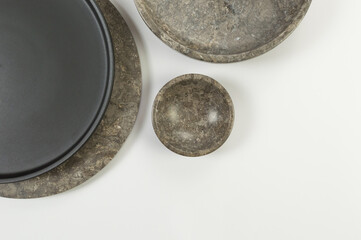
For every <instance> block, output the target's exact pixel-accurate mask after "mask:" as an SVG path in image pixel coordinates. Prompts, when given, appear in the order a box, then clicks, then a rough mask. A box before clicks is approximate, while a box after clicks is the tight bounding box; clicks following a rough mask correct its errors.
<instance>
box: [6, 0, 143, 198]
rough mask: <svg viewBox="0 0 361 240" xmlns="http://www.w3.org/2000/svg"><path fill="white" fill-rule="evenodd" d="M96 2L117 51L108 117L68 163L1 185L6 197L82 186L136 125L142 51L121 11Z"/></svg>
mask: <svg viewBox="0 0 361 240" xmlns="http://www.w3.org/2000/svg"><path fill="white" fill-rule="evenodd" d="M11 1H12V0H9V2H11ZM96 2H97V4H98V7H99V8H100V10H101V12H102V15H103V16H104V18H105V20H106V23H107V25H108V29H109V32H110V35H111V38H112V42H113V49H114V70H115V72H114V74H115V75H114V87H113V91H112V93H111V98H110V102H109V105H108V108H107V110H106V112H105V114H104V117H103V119H102V121H101V122H100V124H99V125H98V127H97V129H96V130H95V132H94V134H93V135H92V136H91V137H90V138H89V140H88V141H87V142H86V143H85V144H84V145H83V146H82V148H80V149H79V151H77V152H76V153H75V154H74V155H73V156H72V157H71V158H69V159H68V160H67V161H66V162H64V163H63V164H61V165H60V166H58V167H56V168H54V169H52V170H51V171H49V172H47V173H45V174H42V175H40V176H38V177H35V178H32V179H29V180H25V181H21V182H16V183H9V184H0V196H2V197H7V198H20V199H23V198H40V197H46V196H51V195H55V194H58V193H62V192H65V191H67V190H70V189H72V188H74V187H76V186H79V185H80V184H82V183H84V182H85V181H87V180H88V179H90V178H91V177H93V176H94V175H96V174H97V173H98V172H99V171H101V170H102V169H103V168H104V167H105V166H106V165H107V164H108V163H109V162H110V161H111V160H112V159H113V158H114V156H115V155H116V154H117V153H118V152H119V149H120V148H121V147H122V145H123V143H124V142H125V140H126V139H127V137H128V135H129V134H130V132H131V130H132V128H133V126H134V123H135V120H136V117H137V114H138V110H139V103H140V97H141V90H142V82H141V68H140V61H139V56H138V51H137V48H136V45H135V42H134V39H133V37H132V34H131V32H130V30H129V28H128V26H127V24H126V22H125V21H124V19H123V18H122V17H121V15H120V13H119V12H118V11H117V9H116V8H115V7H114V6H113V5H112V4H111V3H110V1H108V0H96Z"/></svg>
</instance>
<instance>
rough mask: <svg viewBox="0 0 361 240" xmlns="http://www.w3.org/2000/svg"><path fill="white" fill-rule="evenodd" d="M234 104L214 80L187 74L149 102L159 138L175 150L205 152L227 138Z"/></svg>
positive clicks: (183, 153)
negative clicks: (151, 104) (152, 103)
mask: <svg viewBox="0 0 361 240" xmlns="http://www.w3.org/2000/svg"><path fill="white" fill-rule="evenodd" d="M233 122H234V107H233V103H232V100H231V97H230V96H229V94H228V92H227V91H226V90H225V89H224V88H223V87H222V85H221V84H219V83H218V82H217V81H215V80H214V79H212V78H210V77H207V76H204V75H199V74H188V75H183V76H180V77H178V78H175V79H173V80H172V81H170V82H169V83H168V84H166V85H165V86H164V87H163V88H162V89H161V90H160V92H159V93H158V95H157V97H156V99H155V101H154V105H153V127H154V130H155V132H156V134H157V136H158V138H159V140H160V141H161V142H162V143H163V144H164V145H165V146H166V147H167V148H169V149H170V150H172V151H173V152H175V153H178V154H181V155H184V156H189V157H197V156H202V155H206V154H209V153H211V152H213V151H215V150H216V149H218V148H219V147H220V146H222V145H223V143H224V142H225V141H226V140H227V138H228V137H229V135H230V133H231V131H232V127H233Z"/></svg>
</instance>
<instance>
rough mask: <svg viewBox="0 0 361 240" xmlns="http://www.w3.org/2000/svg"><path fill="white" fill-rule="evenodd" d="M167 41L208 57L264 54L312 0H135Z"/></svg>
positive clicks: (219, 58) (229, 58)
mask: <svg viewBox="0 0 361 240" xmlns="http://www.w3.org/2000/svg"><path fill="white" fill-rule="evenodd" d="M134 1H135V3H136V5H137V8H138V10H139V12H140V14H141V16H142V17H143V19H144V21H145V22H146V23H147V25H148V26H149V28H150V29H151V30H152V31H153V32H154V33H155V34H156V35H157V36H158V37H159V38H160V39H162V40H163V41H164V42H165V43H166V44H168V45H169V46H170V47H172V48H174V49H176V50H177V51H179V52H181V53H183V54H185V55H188V56H190V57H193V58H196V59H200V60H204V61H208V62H218V63H227V62H236V61H242V60H246V59H249V58H252V57H256V56H259V55H261V54H263V53H265V52H267V51H269V50H271V49H272V48H274V47H275V46H277V45H278V44H280V43H281V42H282V41H283V40H284V39H286V38H287V37H288V36H289V35H290V34H291V32H292V31H293V30H294V29H295V28H296V27H297V25H298V24H299V23H300V21H301V20H302V18H303V17H304V16H305V14H306V12H307V10H308V8H309V6H310V4H311V0H217V1H214V0H213V1H210V0H191V1H190V0H134Z"/></svg>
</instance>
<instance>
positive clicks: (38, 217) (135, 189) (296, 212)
mask: <svg viewBox="0 0 361 240" xmlns="http://www.w3.org/2000/svg"><path fill="white" fill-rule="evenodd" d="M114 3H115V4H116V6H117V8H118V9H119V10H120V12H121V13H122V15H123V16H124V18H125V19H126V21H127V22H128V24H129V26H130V27H131V30H132V32H133V34H134V37H135V38H136V41H137V45H138V48H139V51H140V55H141V60H142V68H143V69H142V70H143V83H144V91H143V98H142V104H141V110H140V113H139V118H138V121H137V123H136V126H135V128H134V131H133V132H132V134H131V136H130V137H129V139H128V141H127V142H126V144H125V145H124V146H123V148H122V149H121V151H120V152H119V154H118V155H117V157H116V158H115V159H114V160H113V161H112V162H111V164H110V165H109V166H108V167H107V168H106V169H105V170H104V171H102V172H101V173H100V174H98V175H97V176H96V177H95V178H93V179H92V180H90V181H89V182H87V183H86V184H84V185H82V186H80V187H78V188H76V189H74V190H72V191H69V192H67V193H64V194H61V195H58V196H54V197H49V198H45V199H37V200H10V199H4V198H0V238H1V239H4V240H5V239H6V240H8V239H47V240H48V239H124V240H133V239H134V240H143V239H151V240H153V239H154V240H173V239H180V240H189V239H194V240H203V239H204V240H215V239H222V240H223V239H227V240H233V239H235V240H236V239H237V240H239V239H245V240H256V239H257V240H258V239H260V240H301V239H305V240H313V239H315V240H323V239H325V240H338V239H340V240H341V239H342V240H360V239H361V151H360V144H361V73H360V70H361V66H360V60H359V58H360V54H361V47H360V44H361V33H360V32H361V30H360V28H361V27H360V23H361V14H360V9H361V2H360V1H357V0H314V1H313V4H312V6H311V8H310V10H309V12H308V14H307V16H306V18H305V19H304V21H303V22H302V24H301V25H300V27H299V28H298V29H297V30H296V31H295V32H294V34H293V35H292V36H291V37H289V38H288V39H287V40H286V41H285V42H284V43H283V44H281V45H280V46H278V47H277V48H276V49H274V50H272V51H271V52H269V53H267V54H265V55H263V56H260V57H257V58H255V59H252V60H249V61H245V62H240V63H235V64H226V65H225V64H210V63H204V62H200V61H197V60H193V59H191V58H188V57H186V56H183V55H182V54H180V53H178V52H176V51H174V50H172V49H170V48H169V47H168V46H166V45H165V44H163V43H162V42H161V41H160V40H159V39H158V38H156V37H155V36H154V35H153V33H152V32H151V31H150V30H149V29H148V28H147V27H146V25H145V24H144V23H143V21H142V19H141V17H140V16H139V14H138V13H137V10H136V8H135V6H134V3H133V1H132V0H114ZM185 73H202V74H206V75H209V76H211V77H213V78H215V79H217V80H218V81H219V82H220V83H221V84H223V85H224V87H225V88H226V89H227V90H228V91H229V93H230V95H231V96H232V98H233V101H234V104H235V110H236V121H235V126H234V130H233V132H232V135H231V136H230V138H229V140H228V141H227V142H226V144H225V145H224V146H223V147H222V148H221V149H220V150H218V151H217V152H215V153H213V154H211V155H209V156H206V157H202V158H185V157H181V156H178V155H176V154H174V153H172V152H170V151H169V150H167V149H166V148H165V147H164V146H163V145H162V144H161V143H160V142H159V140H158V139H157V138H156V135H155V134H154V132H153V129H152V125H151V106H152V102H153V99H154V97H155V96H156V94H157V92H158V91H159V90H160V88H161V87H162V86H163V85H164V84H165V83H167V82H168V81H169V80H171V79H172V78H174V77H176V76H178V75H181V74H185Z"/></svg>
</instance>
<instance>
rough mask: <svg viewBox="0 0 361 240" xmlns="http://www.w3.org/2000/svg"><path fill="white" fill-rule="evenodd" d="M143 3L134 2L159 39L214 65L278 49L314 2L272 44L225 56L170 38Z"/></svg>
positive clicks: (306, 5)
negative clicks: (194, 47) (191, 46)
mask: <svg viewBox="0 0 361 240" xmlns="http://www.w3.org/2000/svg"><path fill="white" fill-rule="evenodd" d="M142 1H143V0H134V3H135V5H136V8H137V10H138V12H139V14H140V16H141V17H142V19H143V21H144V22H145V23H146V25H147V26H148V28H149V29H150V30H151V31H152V32H153V33H154V34H155V35H156V36H157V37H158V38H159V39H161V40H162V41H163V42H164V43H165V44H167V45H168V46H169V47H171V48H173V49H174V50H177V51H178V52H180V53H182V54H184V55H186V56H188V57H191V58H194V59H198V60H201V61H205V62H213V63H234V62H240V61H244V60H248V59H251V58H254V57H258V56H260V55H262V54H264V53H266V52H268V51H270V50H272V49H273V48H275V47H277V46H278V45H279V44H281V43H282V42H283V41H284V40H286V39H287V38H288V37H289V36H290V35H291V34H292V32H293V31H294V30H295V29H296V28H297V27H298V25H299V24H300V23H301V21H302V20H303V18H304V17H305V16H306V13H307V12H308V9H309V8H310V6H311V3H312V0H305V1H304V3H303V5H302V6H301V9H300V10H299V11H298V14H297V15H296V16H295V17H294V18H293V21H292V22H291V23H290V24H289V25H288V26H287V28H286V29H285V30H284V31H283V32H282V33H281V34H279V35H278V36H277V37H276V38H274V39H273V40H271V41H270V42H268V43H265V44H264V45H262V46H260V47H258V48H255V49H253V50H250V51H246V52H241V53H235V54H227V55H224V54H208V53H204V52H201V51H198V50H195V49H192V48H190V47H188V46H185V45H183V44H182V43H180V42H179V41H177V40H175V39H174V37H172V36H170V35H169V34H168V33H167V32H166V31H163V30H162V29H161V28H160V27H158V25H157V24H156V23H155V22H154V21H153V18H152V17H151V16H150V14H148V12H149V11H147V10H146V9H145V8H143V7H142V4H141V2H142Z"/></svg>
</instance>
